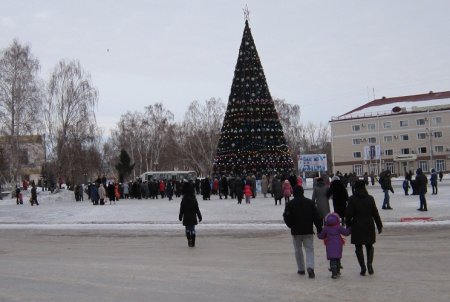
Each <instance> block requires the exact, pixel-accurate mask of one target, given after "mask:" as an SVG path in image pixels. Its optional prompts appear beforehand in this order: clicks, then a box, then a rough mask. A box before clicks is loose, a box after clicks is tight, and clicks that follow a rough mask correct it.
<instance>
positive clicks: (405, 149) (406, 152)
mask: <svg viewBox="0 0 450 302" xmlns="http://www.w3.org/2000/svg"><path fill="white" fill-rule="evenodd" d="M400 153H401V154H409V148H401V149H400Z"/></svg>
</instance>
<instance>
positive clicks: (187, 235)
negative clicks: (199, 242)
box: [186, 232, 192, 247]
mask: <svg viewBox="0 0 450 302" xmlns="http://www.w3.org/2000/svg"><path fill="white" fill-rule="evenodd" d="M186 238H187V241H188V246H189V247H191V246H192V238H191V232H186Z"/></svg>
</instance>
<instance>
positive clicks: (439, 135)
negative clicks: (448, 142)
mask: <svg viewBox="0 0 450 302" xmlns="http://www.w3.org/2000/svg"><path fill="white" fill-rule="evenodd" d="M433 135H434V137H435V138H441V137H442V131H434V132H433Z"/></svg>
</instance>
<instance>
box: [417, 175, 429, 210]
mask: <svg viewBox="0 0 450 302" xmlns="http://www.w3.org/2000/svg"><path fill="white" fill-rule="evenodd" d="M427 184H428V179H427V177H426V176H425V174H423V171H422V169H421V168H418V169H417V170H416V185H417V191H418V192H417V193H419V200H420V206H419V208H418V209H417V211H428V207H427V199H426V198H425V194H427Z"/></svg>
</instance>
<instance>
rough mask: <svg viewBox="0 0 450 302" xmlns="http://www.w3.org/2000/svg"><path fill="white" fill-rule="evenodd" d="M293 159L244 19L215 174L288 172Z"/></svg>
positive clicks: (215, 163) (290, 169)
mask: <svg viewBox="0 0 450 302" xmlns="http://www.w3.org/2000/svg"><path fill="white" fill-rule="evenodd" d="M293 168H294V166H293V162H292V158H291V156H290V152H289V148H288V146H287V145H286V139H285V138H284V133H283V127H282V126H281V123H280V120H279V118H278V114H277V111H276V109H275V105H274V102H273V99H272V96H271V95H270V92H269V87H268V86H267V82H266V77H265V75H264V70H263V68H262V65H261V61H260V59H259V56H258V52H257V50H256V46H255V42H254V41H253V37H252V34H251V31H250V27H249V25H248V18H247V20H246V21H245V28H244V34H243V37H242V42H241V46H240V48H239V56H238V60H237V63H236V69H235V71H234V78H233V83H232V85H231V93H230V97H229V99H228V105H227V111H226V113H225V118H224V121H223V126H222V129H221V134H220V139H219V144H218V147H217V153H216V157H215V159H214V171H215V173H217V174H221V175H224V174H235V175H246V174H266V175H267V174H288V173H290V172H292V171H293Z"/></svg>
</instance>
